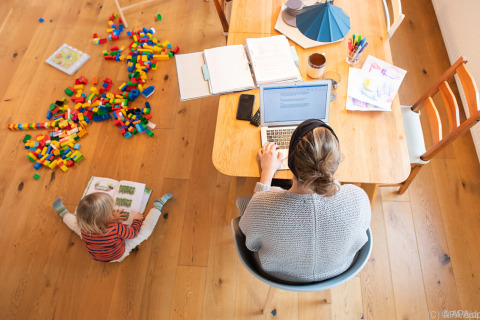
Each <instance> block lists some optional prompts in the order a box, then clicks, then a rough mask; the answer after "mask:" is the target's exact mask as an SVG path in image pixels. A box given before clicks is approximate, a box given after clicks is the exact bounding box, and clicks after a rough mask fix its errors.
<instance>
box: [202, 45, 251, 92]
mask: <svg viewBox="0 0 480 320" xmlns="http://www.w3.org/2000/svg"><path fill="white" fill-rule="evenodd" d="M203 55H204V58H205V63H206V64H207V66H208V73H209V74H210V81H209V85H210V92H211V93H212V94H221V93H229V92H235V91H244V90H249V89H253V88H255V83H254V82H253V77H252V73H251V71H250V66H249V64H248V59H247V56H246V53H245V48H244V46H243V45H234V46H225V47H218V48H213V49H206V50H205V51H204V52H203Z"/></svg>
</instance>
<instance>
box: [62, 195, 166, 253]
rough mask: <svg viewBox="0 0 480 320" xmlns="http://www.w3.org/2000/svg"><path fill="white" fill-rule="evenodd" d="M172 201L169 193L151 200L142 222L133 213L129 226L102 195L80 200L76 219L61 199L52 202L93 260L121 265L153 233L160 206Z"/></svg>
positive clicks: (137, 215) (110, 201)
mask: <svg viewBox="0 0 480 320" xmlns="http://www.w3.org/2000/svg"><path fill="white" fill-rule="evenodd" d="M171 198H172V194H171V193H167V194H166V195H164V196H163V197H161V198H160V199H156V200H155V201H153V208H152V209H151V210H150V212H149V213H148V215H147V217H146V218H145V220H144V216H143V214H141V213H136V214H135V215H134V216H133V222H132V225H131V226H127V225H125V224H122V223H120V222H119V221H120V220H122V219H125V218H126V213H123V212H122V211H121V210H115V209H114V201H113V198H112V197H111V196H110V195H108V194H106V193H102V192H94V193H91V194H89V195H87V196H85V197H84V198H83V199H82V200H80V203H79V204H78V208H77V215H76V216H75V215H73V214H71V213H70V212H69V211H68V210H67V209H66V208H65V207H64V205H63V203H62V200H61V199H60V198H58V199H57V200H55V202H53V208H54V209H55V211H56V212H57V214H58V215H59V216H60V217H62V219H63V222H64V223H65V224H66V225H67V226H68V227H69V228H70V229H72V230H73V231H75V233H77V234H78V235H79V236H80V237H81V238H82V240H83V242H85V245H86V247H87V250H88V252H89V253H90V255H91V256H92V258H93V259H94V260H97V261H103V262H120V261H123V259H125V258H126V257H127V256H128V255H129V254H130V251H132V250H133V249H134V248H135V247H136V246H138V245H139V244H140V243H142V242H143V241H144V240H146V239H147V238H148V237H149V236H150V235H151V234H152V231H153V228H154V227H155V225H156V224H157V221H158V218H160V215H161V210H162V208H163V205H164V204H165V203H166V202H167V201H168V200H169V199H171ZM142 222H143V223H142Z"/></svg>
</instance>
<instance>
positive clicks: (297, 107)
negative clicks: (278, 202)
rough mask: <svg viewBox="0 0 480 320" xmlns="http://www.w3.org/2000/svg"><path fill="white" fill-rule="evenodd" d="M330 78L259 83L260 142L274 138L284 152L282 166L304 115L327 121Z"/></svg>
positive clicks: (284, 164)
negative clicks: (291, 140)
mask: <svg viewBox="0 0 480 320" xmlns="http://www.w3.org/2000/svg"><path fill="white" fill-rule="evenodd" d="M331 86H332V85H331V82H330V80H317V81H300V82H289V83H275V84H266V85H261V86H260V115H261V130H260V132H261V140H262V146H263V145H264V144H265V143H267V142H275V144H276V145H277V146H278V148H277V150H278V151H280V152H281V153H283V154H285V160H284V161H283V163H282V167H281V169H282V170H286V169H288V160H287V157H288V146H289V144H290V137H291V136H292V133H293V131H294V130H295V129H296V128H297V126H298V125H299V124H300V123H302V122H303V121H305V120H307V119H320V120H322V121H324V122H325V123H328V115H329V111H330V91H331Z"/></svg>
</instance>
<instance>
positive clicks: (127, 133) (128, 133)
mask: <svg viewBox="0 0 480 320" xmlns="http://www.w3.org/2000/svg"><path fill="white" fill-rule="evenodd" d="M123 136H124V137H125V138H127V139H128V138H130V137H131V136H132V134H131V133H130V132H125V134H124V135H123Z"/></svg>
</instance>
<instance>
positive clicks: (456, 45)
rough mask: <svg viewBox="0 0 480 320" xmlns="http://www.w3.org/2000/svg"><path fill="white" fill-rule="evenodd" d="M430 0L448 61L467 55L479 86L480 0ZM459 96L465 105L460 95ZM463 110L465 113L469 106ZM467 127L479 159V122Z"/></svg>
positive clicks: (469, 66)
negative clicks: (469, 127) (470, 127)
mask: <svg viewBox="0 0 480 320" xmlns="http://www.w3.org/2000/svg"><path fill="white" fill-rule="evenodd" d="M432 3H433V7H434V9H435V14H436V15H437V19H438V24H439V25H440V30H441V31H442V36H443V40H444V41H445V46H446V47H447V53H448V57H449V58H450V62H451V63H454V62H455V61H457V59H458V58H459V57H460V56H464V57H466V58H468V63H467V66H468V69H469V70H470V72H471V73H472V76H473V78H474V79H475V80H476V82H477V86H480V23H479V22H480V0H432ZM457 83H460V82H459V81H457ZM462 100H463V105H464V106H465V107H466V102H465V99H464V97H463V96H462ZM465 112H466V113H467V115H468V108H465ZM470 131H471V132H472V137H473V141H474V142H475V148H476V149H477V154H478V157H479V159H480V123H477V124H476V125H475V126H473V128H472V129H471V130H470Z"/></svg>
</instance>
